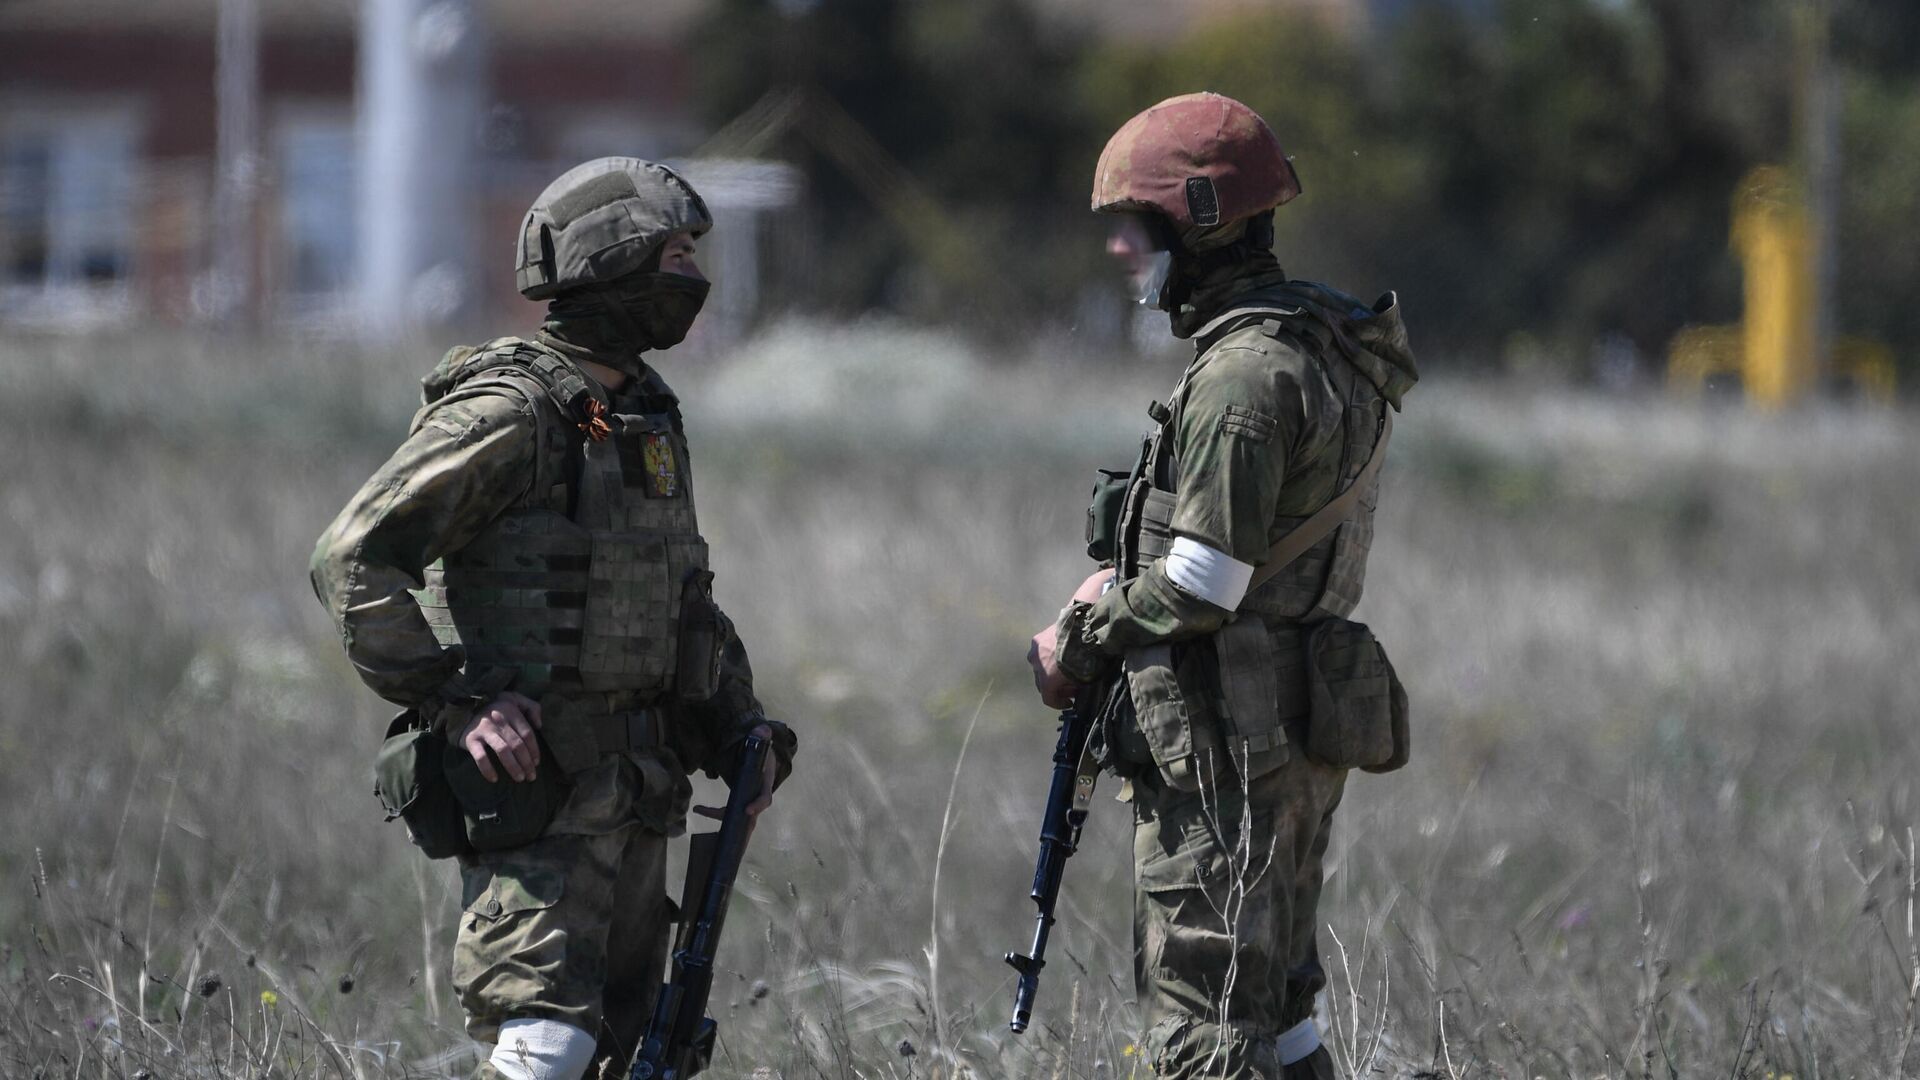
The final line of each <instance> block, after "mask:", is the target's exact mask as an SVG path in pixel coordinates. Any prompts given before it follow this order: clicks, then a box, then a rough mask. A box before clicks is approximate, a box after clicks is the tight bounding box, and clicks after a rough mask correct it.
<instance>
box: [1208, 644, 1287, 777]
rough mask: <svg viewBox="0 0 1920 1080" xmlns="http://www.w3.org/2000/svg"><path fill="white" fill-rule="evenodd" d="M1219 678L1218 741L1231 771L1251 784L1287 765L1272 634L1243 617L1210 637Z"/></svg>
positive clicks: (1284, 731) (1277, 665) (1275, 653)
mask: <svg viewBox="0 0 1920 1080" xmlns="http://www.w3.org/2000/svg"><path fill="white" fill-rule="evenodd" d="M1213 648H1214V653H1215V654H1216V656H1217V657H1218V660H1219V665H1220V666H1219V673H1220V696H1219V699H1218V700H1219V702H1220V737H1221V740H1222V742H1223V743H1224V744H1225V746H1226V749H1227V754H1228V756H1229V757H1230V758H1232V760H1233V767H1234V771H1235V772H1237V773H1239V775H1240V779H1241V781H1242V782H1244V783H1249V784H1251V783H1252V782H1254V781H1255V780H1258V779H1260V778H1261V777H1263V776H1265V775H1267V774H1268V773H1270V772H1272V771H1274V770H1275V769H1278V768H1279V767H1280V766H1282V765H1285V764H1286V763H1287V759H1288V757H1289V756H1290V755H1289V752H1288V749H1287V733H1286V729H1285V727H1284V726H1283V725H1282V715H1281V708H1280V705H1281V696H1280V695H1281V685H1280V684H1281V667H1280V663H1279V659H1280V658H1279V656H1278V655H1277V650H1276V649H1275V648H1274V642H1273V632H1272V631H1270V630H1268V629H1267V624H1266V622H1265V621H1263V620H1262V619H1260V618H1259V617H1258V616H1253V615H1243V616H1241V617H1240V618H1238V619H1235V620H1234V621H1233V622H1230V623H1228V624H1227V625H1225V626H1223V627H1221V628H1220V630H1219V631H1218V632H1217V633H1215V634H1214V635H1213Z"/></svg>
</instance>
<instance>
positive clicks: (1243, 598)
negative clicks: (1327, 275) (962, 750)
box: [1028, 94, 1417, 1078]
mask: <svg viewBox="0 0 1920 1080" xmlns="http://www.w3.org/2000/svg"><path fill="white" fill-rule="evenodd" d="M1299 193H1300V185H1299V180H1298V178H1297V176H1296V174H1295V172H1294V169H1293V166H1292V164H1291V162H1290V161H1289V160H1288V158H1287V156H1286V155H1285V153H1284V152H1282V150H1281V148H1280V145H1279V143H1278V141H1277V140H1276V139H1275V138H1274V135H1273V132H1272V131H1271V130H1270V129H1269V128H1268V127H1267V125H1266V123H1265V122H1264V121H1262V120H1261V119H1260V117H1259V116H1257V115H1256V114H1254V112H1253V111H1252V110H1250V109H1248V108H1247V107H1246V106H1245V105H1242V104H1241V103H1239V102H1237V101H1234V100H1232V99H1230V98H1225V97H1221V96H1219V95H1216V94H1190V95H1186V96H1183V97H1177V98H1173V99H1170V100H1168V101H1165V102H1162V103H1160V104H1159V105H1156V106H1154V107H1153V108H1151V109H1148V110H1146V111H1145V112H1143V113H1141V114H1140V115H1138V116H1136V117H1134V118H1133V119H1132V120H1130V121H1128V122H1127V124H1125V125H1124V126H1123V127H1122V128H1121V129H1120V130H1119V132H1118V133H1116V134H1115V135H1114V137H1113V139H1112V140H1111V141H1110V142H1109V143H1108V145H1107V147H1106V150H1105V151H1104V152H1103V153H1102V154H1101V157H1100V162H1099V165H1098V166H1097V168H1096V172H1095V176H1094V191H1093V208H1094V209H1095V210H1096V211H1099V212H1101V213H1106V214H1111V215H1114V226H1113V229H1112V231H1111V233H1110V236H1109V240H1108V244H1107V249H1108V251H1109V253H1110V254H1112V255H1113V256H1114V257H1115V258H1116V259H1117V260H1118V261H1119V262H1120V263H1121V264H1122V265H1123V266H1124V267H1125V268H1126V270H1127V271H1128V273H1129V275H1130V277H1131V281H1132V285H1133V288H1134V289H1135V294H1136V298H1137V299H1138V300H1139V301H1140V302H1141V303H1143V304H1151V305H1153V306H1156V307H1158V308H1160V309H1161V310H1164V311H1165V312H1167V314H1168V315H1169V317H1170V319H1171V323H1172V330H1173V333H1174V335H1175V336H1176V337H1179V338H1184V339H1188V340H1191V341H1192V342H1193V344H1194V357H1193V360H1192V362H1191V363H1190V364H1189V365H1188V367H1187V369H1186V372H1185V374H1184V375H1183V376H1182V377H1181V379H1180V381H1179V383H1178V384H1177V385H1176V386H1175V387H1174V389H1173V391H1172V393H1171V395H1170V396H1169V398H1168V400H1167V402H1166V403H1165V404H1160V403H1155V404H1154V406H1153V407H1152V409H1150V410H1149V411H1150V413H1151V416H1152V419H1153V429H1152V431H1151V432H1150V434H1149V435H1148V437H1147V438H1146V440H1145V442H1144V444H1143V447H1142V451H1141V456H1140V460H1139V462H1138V463H1137V464H1136V465H1135V467H1134V468H1133V469H1132V471H1131V473H1130V474H1128V475H1127V476H1126V478H1125V479H1124V480H1122V479H1119V478H1118V477H1117V476H1114V477H1113V478H1112V479H1111V480H1110V481H1108V482H1107V483H1106V484H1104V485H1103V487H1102V488H1097V489H1096V498H1095V511H1094V513H1093V514H1092V516H1091V518H1090V523H1091V524H1090V527H1091V532H1092V535H1090V537H1089V540H1090V544H1089V553H1090V554H1092V555H1094V557H1095V558H1098V559H1102V560H1103V561H1104V563H1105V565H1106V566H1107V567H1108V568H1107V569H1102V570H1101V571H1100V572H1098V573H1096V574H1094V575H1093V576H1091V577H1089V578H1088V579H1087V580H1086V582H1085V583H1083V584H1082V585H1081V587H1080V589H1079V590H1078V591H1077V592H1076V593H1075V594H1074V596H1073V598H1072V600H1071V602H1070V603H1069V604H1068V606H1067V607H1066V608H1065V610H1063V611H1062V613H1061V616H1060V619H1059V620H1058V621H1057V622H1056V623H1055V624H1054V625H1053V626H1050V627H1047V628H1046V629H1044V630H1042V631H1041V632H1040V633H1039V634H1037V635H1035V637H1034V641H1033V645H1032V648H1031V650H1030V652H1029V657H1028V658H1029V661H1030V662H1031V663H1032V665H1033V668H1034V674H1035V681H1036V683H1037V684H1038V687H1039V689H1040V692H1041V696H1042V698H1043V699H1044V700H1046V701H1047V703H1048V704H1050V705H1053V706H1055V707H1065V706H1066V705H1068V704H1069V703H1070V702H1072V701H1073V699H1074V697H1075V695H1076V693H1077V691H1078V688H1079V687H1081V686H1083V685H1090V684H1099V683H1102V682H1105V681H1107V680H1114V681H1116V682H1117V685H1118V691H1117V693H1116V694H1115V695H1114V697H1113V698H1112V700H1113V701H1114V702H1115V703H1116V707H1110V708H1108V709H1106V710H1105V711H1104V713H1103V726H1102V727H1101V728H1100V729H1098V730H1097V731H1096V741H1097V745H1098V747H1099V748H1100V749H1101V750H1102V752H1103V753H1104V755H1105V760H1106V761H1107V762H1108V763H1109V764H1110V765H1112V766H1113V767H1114V768H1115V769H1116V771H1118V772H1119V773H1120V774H1121V775H1122V776H1124V777H1126V778H1127V783H1126V784H1125V785H1124V786H1123V789H1122V797H1123V798H1126V799H1129V800H1130V801H1131V803H1132V805H1133V808H1134V817H1135V834H1134V858H1135V885H1136V888H1135V895H1134V948H1135V981H1136V986H1137V990H1138V994H1139V1000H1140V1006H1141V1009H1142V1014H1143V1016H1142V1019H1143V1022H1144V1024H1145V1026H1146V1029H1147V1033H1146V1039H1145V1046H1144V1049H1145V1052H1146V1055H1147V1059H1148V1060H1149V1061H1150V1062H1151V1063H1152V1066H1153V1068H1154V1072H1155V1074H1156V1075H1158V1076H1163V1077H1201V1076H1206V1077H1232V1078H1242V1077H1281V1076H1285V1077H1289V1078H1298V1077H1328V1076H1331V1075H1332V1062H1331V1059H1330V1058H1329V1057H1328V1054H1327V1051H1326V1050H1325V1049H1324V1048H1323V1047H1321V1046H1320V1043H1319V1035H1318V1031H1317V1029H1316V1027H1315V1025H1314V1020H1313V1012H1314V996H1315V994H1316V993H1317V992H1318V991H1319V990H1320V989H1321V988H1322V987H1323V986H1324V985H1325V982H1326V979H1325V976H1324V974H1323V972H1322V969H1321V966H1320V960H1319V954H1318V949H1317V945H1316V940H1315V928H1316V925H1317V921H1316V914H1315V909H1316V906H1317V904H1318V902H1319V896H1320V888H1321V860H1322V857H1323V856H1324V854H1325V852H1326V850H1327V842H1328V834H1329V832H1328V831H1329V828H1330V826H1331V823H1332V820H1333V813H1334V809H1335V807H1336V806H1337V805H1338V804H1339V802H1340V797H1341V792H1342V789H1343V787H1344V784H1345V780H1346V776H1347V772H1348V770H1349V769H1351V768H1366V769H1369V770H1373V771H1386V770H1388V769H1392V768H1397V767H1399V765H1400V764H1402V763H1404V761H1405V759H1406V751H1407V738H1406V697H1405V694H1404V692H1402V691H1401V689H1400V685H1399V681H1398V679H1397V678H1396V677H1395V676H1394V673H1393V670H1392V667H1391V665H1390V664H1389V663H1388V661H1387V658H1386V653H1385V651H1384V650H1383V649H1382V648H1381V647H1380V645H1379V642H1378V641H1377V640H1376V639H1375V638H1374V637H1373V635H1372V633H1371V632H1370V631H1368V629H1367V628H1366V627H1365V626H1362V625H1360V624H1359V623H1354V622H1351V621H1349V620H1348V619H1347V618H1346V616H1347V615H1348V614H1350V613H1351V612H1352V611H1353V609H1354V606H1355V605H1356V604H1357V603H1358V602H1359V600H1360V590H1361V584H1362V582H1363V580H1364V578H1365V573H1366V565H1367V550H1368V547H1369V545H1370V543H1371V541H1372V537H1373V514H1374V509H1375V506H1376V505H1377V503H1378V499H1379V487H1378V470H1379V466H1380V462H1381V460H1382V459H1383V458H1384V456H1385V450H1386V442H1387V437H1388V435H1389V434H1390V433H1391V430H1392V412H1393V411H1397V410H1398V409H1399V408H1400V404H1401V399H1402V397H1403V395H1405V394H1406V392H1407V390H1408V389H1409V388H1410V387H1411V386H1412V385H1413V383H1414V380H1415V379H1416V377H1417V372H1416V369H1415V366H1414V361H1413V356H1412V353H1411V352H1410V351H1409V349H1408V346H1407V338H1406V332H1405V330H1404V328H1403V327H1402V325H1401V322H1400V310H1399V307H1398V306H1397V304H1396V303H1395V300H1394V297H1393V295H1392V294H1390V293H1389V294H1387V295H1386V296H1383V297H1381V298H1380V300H1379V301H1378V302H1376V303H1374V304H1371V305H1369V304H1364V303H1361V302H1359V301H1357V300H1355V299H1354V298H1352V297H1350V296H1348V295H1346V294H1344V293H1340V292H1338V291H1336V290H1333V289H1330V288H1327V287H1326V286H1322V285H1317V284H1313V283H1310V282H1304V281H1298V280H1294V279H1291V278H1289V277H1288V276H1287V274H1286V272H1285V271H1283V270H1282V269H1281V267H1280V264H1279V263H1278V261H1277V260H1276V259H1275V256H1274V253H1273V250H1272V247H1273V224H1272V222H1273V211H1274V208H1276V207H1278V206H1280V205H1281V204H1283V203H1285V202H1287V201H1289V200H1291V199H1292V198H1294V197H1295V196H1296V195H1298V194H1299Z"/></svg>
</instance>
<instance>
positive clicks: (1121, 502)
mask: <svg viewBox="0 0 1920 1080" xmlns="http://www.w3.org/2000/svg"><path fill="white" fill-rule="evenodd" d="M1131 476H1132V473H1131V472H1128V471H1118V472H1116V471H1115V470H1113V469H1101V470H1099V473H1098V475H1096V476H1095V477H1094V480H1093V495H1092V496H1091V497H1089V498H1088V500H1087V557H1088V558H1090V559H1092V560H1093V561H1094V562H1097V563H1110V562H1112V561H1114V559H1115V558H1116V557H1118V554H1119V548H1118V542H1119V538H1120V510H1121V508H1122V507H1124V506H1125V505H1126V501H1127V481H1128V480H1129V479H1130V478H1131Z"/></svg>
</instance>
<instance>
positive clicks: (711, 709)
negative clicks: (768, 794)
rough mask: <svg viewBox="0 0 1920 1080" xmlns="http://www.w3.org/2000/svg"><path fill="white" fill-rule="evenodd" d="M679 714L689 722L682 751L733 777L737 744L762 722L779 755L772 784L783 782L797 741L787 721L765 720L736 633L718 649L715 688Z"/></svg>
mask: <svg viewBox="0 0 1920 1080" xmlns="http://www.w3.org/2000/svg"><path fill="white" fill-rule="evenodd" d="M681 714H682V716H683V718H684V719H685V720H687V721H688V722H687V723H686V724H685V725H683V733H682V736H681V739H682V743H683V744H684V745H683V750H684V751H685V752H686V753H687V755H688V760H689V762H691V763H693V764H694V767H696V768H701V769H704V770H705V771H706V773H707V775H708V776H712V777H730V776H732V775H733V764H734V762H735V761H736V760H738V758H739V754H740V748H741V746H742V744H744V743H745V742H746V739H747V736H748V735H749V734H751V733H752V732H753V729H754V728H756V727H758V726H759V725H761V724H765V725H767V726H768V727H769V728H770V729H772V731H773V753H774V756H775V757H776V758H778V759H779V772H778V774H777V775H776V777H775V779H774V784H775V786H776V787H777V786H778V785H779V784H781V783H784V782H785V781H786V779H787V776H788V774H790V773H791V772H792V771H793V754H794V750H795V748H796V746H797V745H798V742H799V740H798V738H797V737H796V736H795V735H794V733H793V729H791V728H789V727H788V726H787V725H785V724H783V723H780V722H779V721H777V720H769V719H767V713H766V710H765V709H764V708H762V707H761V705H760V699H759V698H757V697H755V696H754V693H753V665H752V664H751V663H750V662H749V661H748V660H747V647H746V644H745V643H744V642H742V641H741V640H740V635H739V634H737V633H734V634H730V635H729V636H728V639H727V645H726V648H725V650H724V651H723V652H722V653H721V657H720V688H719V689H718V690H716V691H715V692H714V695H713V696H712V697H710V698H708V699H707V700H705V701H698V702H688V703H686V704H684V705H682V706H681Z"/></svg>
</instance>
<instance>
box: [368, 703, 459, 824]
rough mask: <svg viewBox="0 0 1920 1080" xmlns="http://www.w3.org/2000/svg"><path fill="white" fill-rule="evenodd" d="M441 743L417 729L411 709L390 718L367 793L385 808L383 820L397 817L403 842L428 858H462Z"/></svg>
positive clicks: (456, 804) (444, 743)
mask: <svg viewBox="0 0 1920 1080" xmlns="http://www.w3.org/2000/svg"><path fill="white" fill-rule="evenodd" d="M446 749H447V740H446V739H445V738H444V737H442V736H441V735H440V734H439V733H437V732H434V731H430V730H428V729H427V728H426V727H424V726H422V724H421V722H420V714H419V713H417V712H415V711H414V710H412V709H408V710H407V711H405V712H403V713H401V714H400V715H398V716H396V717H394V718H393V723H391V724H388V725H387V737H386V740H385V741H384V742H382V743H381V744H380V753H379V754H378V755H376V756H375V757H374V759H373V793H374V794H375V795H377V796H379V798H380V805H381V806H383V807H385V808H386V811H387V820H388V821H392V820H394V819H395V818H399V819H400V821H401V822H403V823H404V824H405V825H406V827H407V839H409V840H411V841H413V844H414V846H415V847H417V848H419V849H420V851H421V853H422V854H424V855H426V857H427V858H429V859H447V858H452V857H453V856H455V855H465V854H466V853H467V852H469V851H471V850H472V848H471V847H470V846H469V845H468V844H467V827H466V821H465V819H464V818H463V816H462V815H461V813H460V803H459V802H458V800H456V799H455V798H454V797H453V789H452V788H451V787H449V786H448V784H447V776H446V772H445V768H444V766H443V764H442V762H443V759H444V758H445V756H446Z"/></svg>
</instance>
